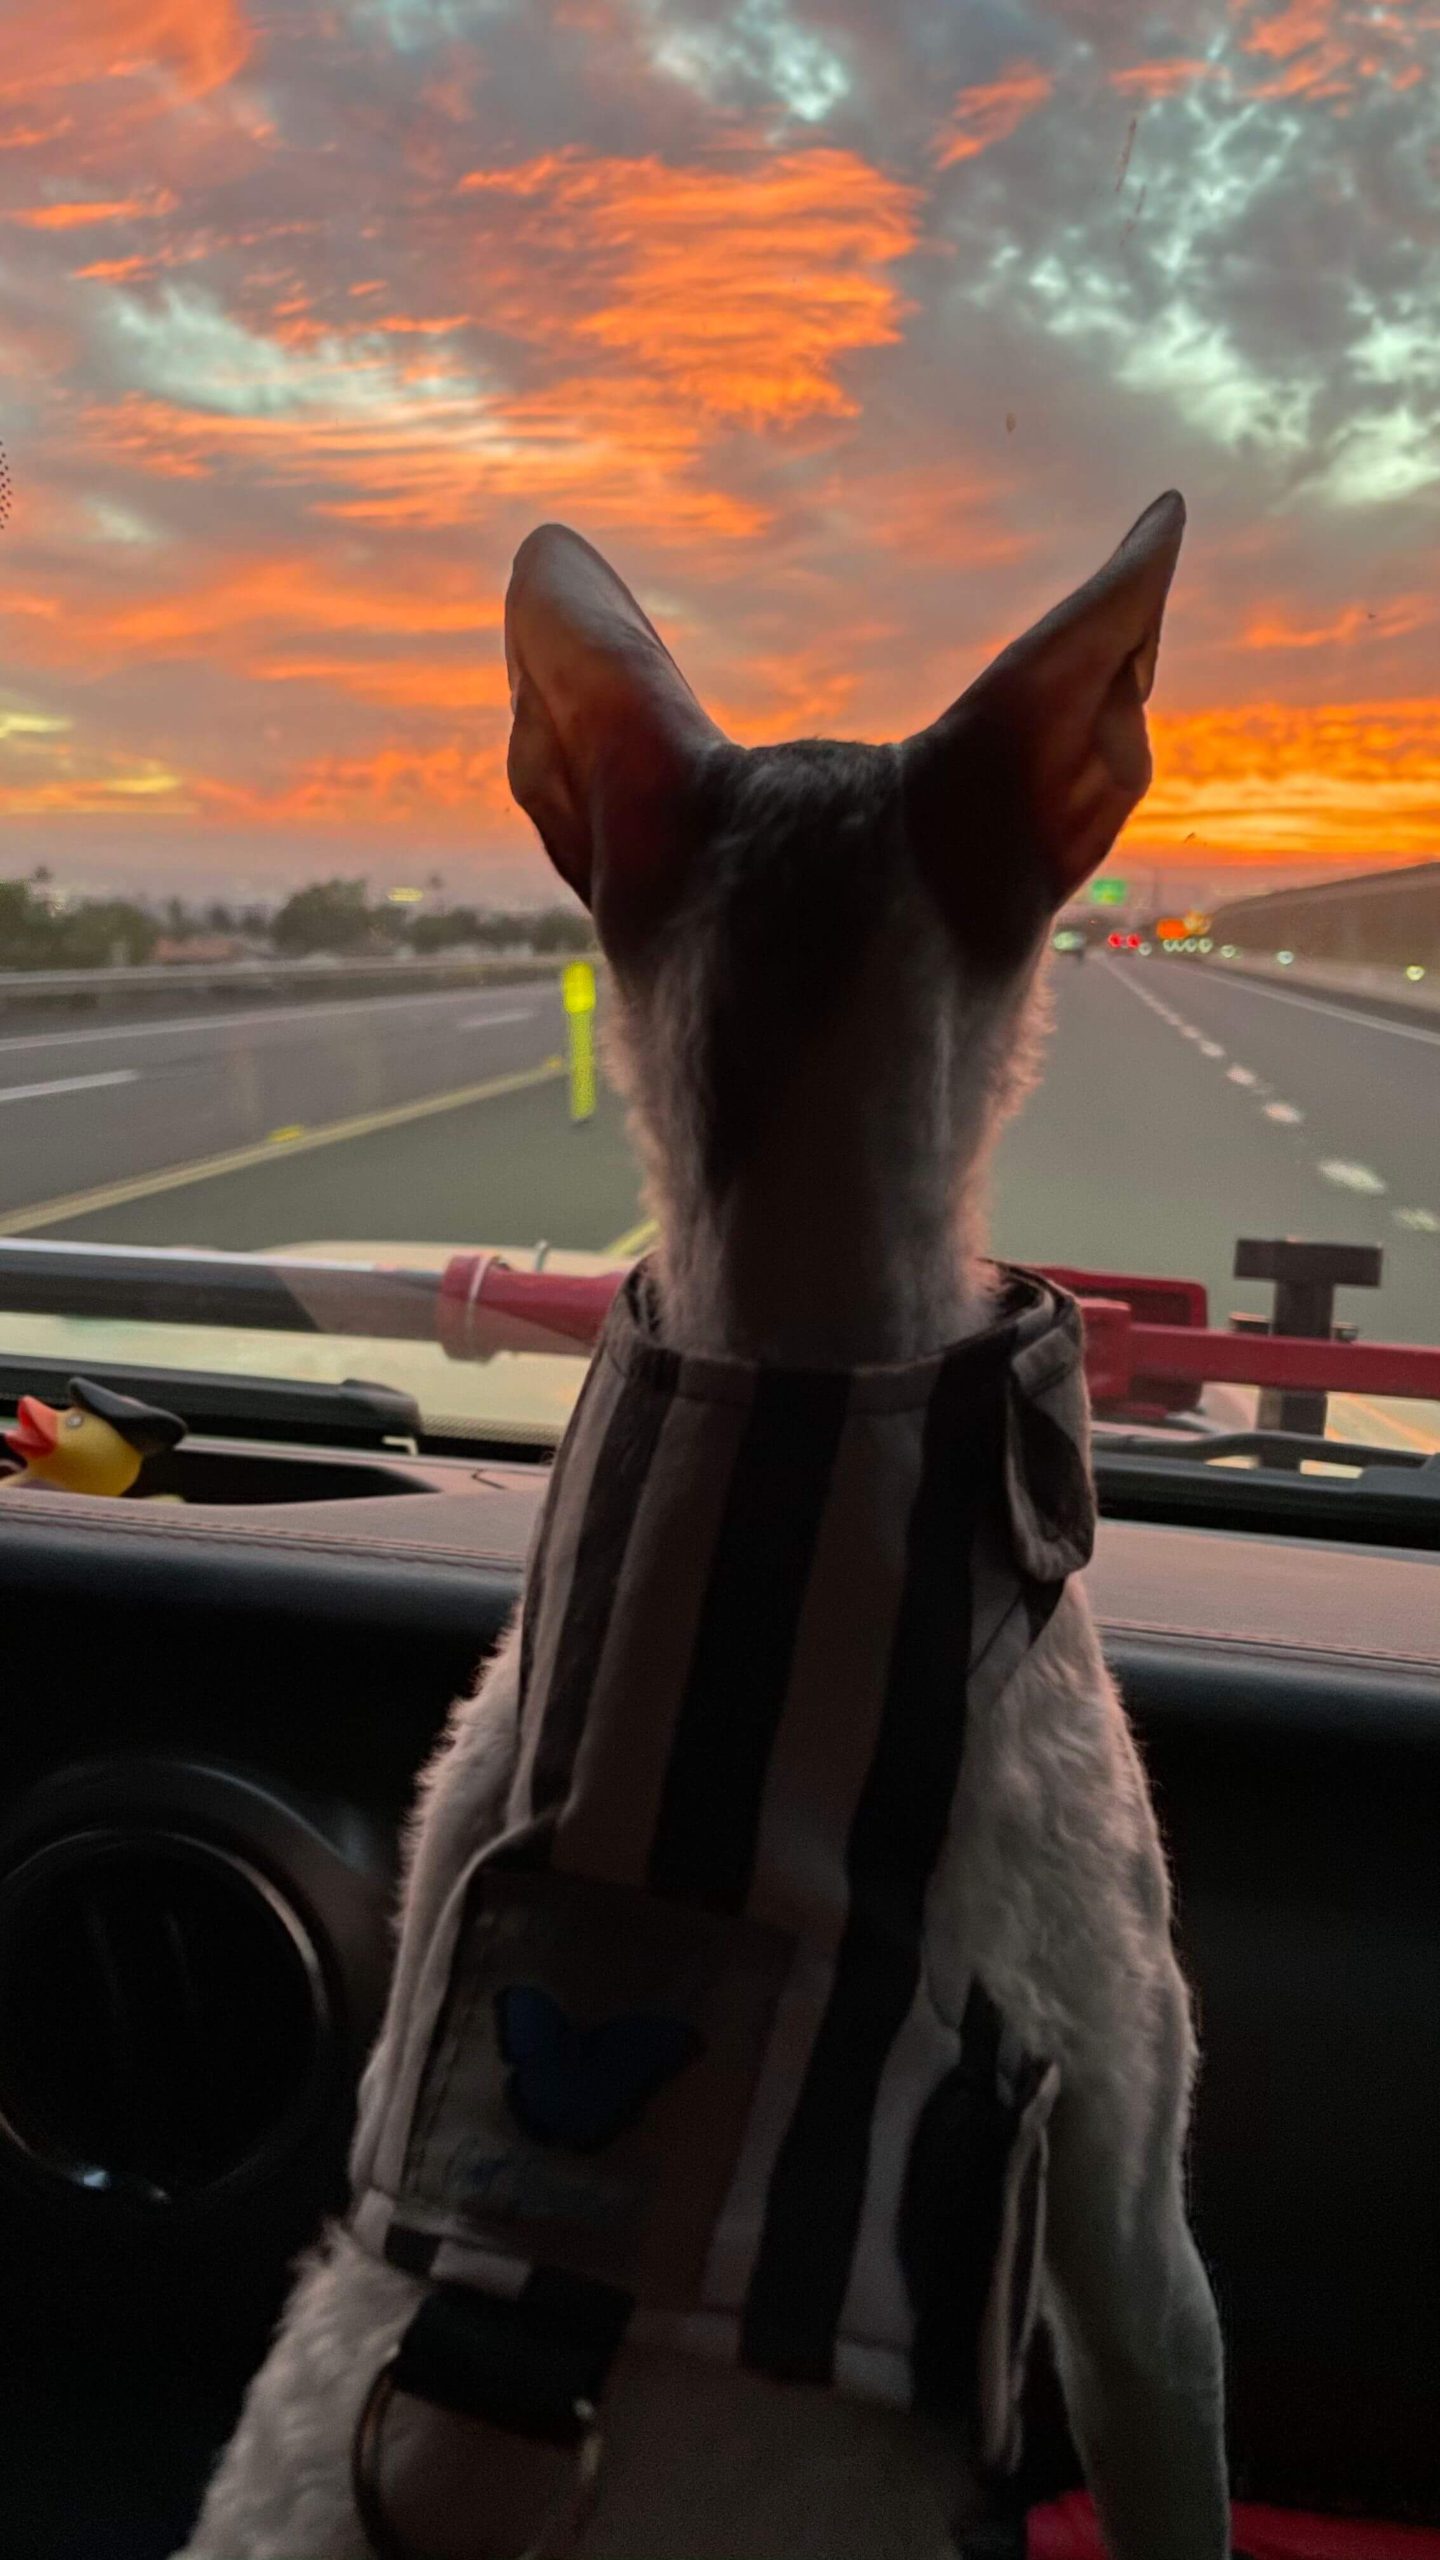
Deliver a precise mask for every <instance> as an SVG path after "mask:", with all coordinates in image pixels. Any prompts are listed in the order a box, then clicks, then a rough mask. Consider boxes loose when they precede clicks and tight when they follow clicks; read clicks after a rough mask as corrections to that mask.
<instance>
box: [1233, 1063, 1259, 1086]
mask: <svg viewBox="0 0 1440 2560" xmlns="http://www.w3.org/2000/svg"><path fill="white" fill-rule="evenodd" d="M1225 1074H1226V1078H1227V1081H1228V1082H1229V1083H1231V1084H1258V1083H1259V1081H1260V1079H1259V1077H1258V1076H1257V1075H1256V1074H1255V1073H1254V1070H1253V1069H1252V1068H1250V1067H1227V1068H1226V1070H1225Z"/></svg>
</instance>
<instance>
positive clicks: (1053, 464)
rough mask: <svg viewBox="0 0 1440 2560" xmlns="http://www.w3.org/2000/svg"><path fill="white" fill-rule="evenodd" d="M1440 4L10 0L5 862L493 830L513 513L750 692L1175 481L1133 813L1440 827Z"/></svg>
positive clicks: (993, 619)
mask: <svg viewBox="0 0 1440 2560" xmlns="http://www.w3.org/2000/svg"><path fill="white" fill-rule="evenodd" d="M1437 59H1440V5H1431V4H1430V0H1379V5H1377V4H1376V0H1279V5H1277V0H1199V4H1198V5H1196V4H1195V0H1159V5H1158V7H1157V8H1156V9H1155V10H1152V11H1146V12H1140V11H1137V10H1133V9H1130V8H1123V7H1114V6H1110V5H1106V0H1031V5H1026V0H974V5H967V6H966V7H964V8H959V7H956V6H955V5H954V0H902V5H901V6H899V7H897V8H890V9H884V10H882V9H878V8H875V7H874V6H872V5H869V0H813V5H811V6H809V7H806V6H803V5H801V0H793V4H792V0H729V4H728V5H720V4H719V0H709V4H708V5H707V0H688V5H685V4H682V0H548V4H547V5H541V0H263V5H262V0H46V5H44V6H41V5H40V0H19V5H18V6H14V5H12V8H11V10H10V11H9V12H8V13H7V23H6V33H5V40H4V47H3V52H0V440H3V444H4V448H5V453H6V456H7V459H8V464H9V469H10V473H11V478H12V481H13V503H12V508H11V513H10V518H9V522H8V524H7V525H6V526H5V527H4V529H3V530H0V814H3V815H4V817H5V819H6V821H7V831H6V858H5V862H4V864H3V865H0V868H3V869H4V870H5V871H6V872H14V871H16V870H18V869H21V868H23V867H25V866H26V865H27V864H28V863H31V862H36V861H45V862H48V863H56V862H58V863H62V864H63V865H64V866H65V867H66V868H67V870H68V871H69V872H70V873H71V874H75V873H77V872H78V873H81V874H84V875H85V876H86V878H87V879H89V880H93V881H98V880H101V879H104V878H107V877H110V878H121V877H124V878H128V879H129V880H131V881H140V882H144V883H146V884H148V885H150V886H152V887H156V888H161V889H168V888H170V887H173V886H184V885H185V882H186V880H187V878H188V877H189V876H191V875H192V874H193V873H194V872H195V870H196V868H197V866H198V867H199V868H201V869H203V870H204V871H205V872H206V873H207V875H209V876H211V877H215V876H219V875H222V874H224V873H225V872H227V871H233V872H235V873H236V874H237V875H238V874H243V875H244V876H245V877H246V878H247V879H248V880H250V881H251V882H253V883H255V884H256V885H263V884H264V883H265V882H267V881H272V880H273V881H274V882H275V883H277V884H280V883H284V882H288V881H290V880H291V879H292V878H293V877H294V876H295V874H296V873H297V871H304V870H307V869H317V868H322V867H323V868H330V869H333V868H334V867H336V865H337V863H340V864H342V865H344V864H349V865H350V866H351V867H356V868H358V867H360V865H361V864H362V863H363V862H364V861H366V860H371V861H381V862H386V861H393V860H394V859H396V858H398V855H399V852H400V849H401V848H404V850H405V852H406V855H407V857H408V858H410V859H411V860H412V861H413V860H416V859H424V858H427V857H428V858H432V859H436V858H441V857H443V858H444V859H445V861H446V864H447V869H448V870H449V873H450V875H451V876H452V877H455V878H457V879H458V878H459V877H461V876H462V875H465V874H466V873H467V872H468V875H469V876H470V877H471V879H472V880H473V881H474V882H475V883H476V885H483V882H484V878H485V876H486V872H487V867H488V871H489V874H490V876H491V877H493V878H495V879H497V880H498V879H500V878H501V877H502V876H506V877H515V876H519V874H520V873H522V872H524V871H525V869H526V866H527V865H530V864H532V862H534V861H536V857H534V856H533V855H532V853H531V851H530V849H529V837H528V830H527V829H526V828H525V826H524V824H523V822H522V821H520V820H519V819H518V818H517V816H516V814H515V812H514V811H513V809H512V807H511V805H510V802H509V797H508V793H507V790H506V786H505V778H504V752H505V737H506V729H507V705H506V694H505V681H504V670H503V665H502V659H501V649H500V635H499V616H500V605H501V599H502V595H503V590H504V585H505V579H506V575H507V571H508V566H509V561H510V558H511V556H512V554H513V551H514V549H515V547H516V544H517V542H518V540H519V539H520V537H521V536H522V535H523V534H524V533H525V532H526V531H527V530H528V528H529V527H530V526H531V525H532V524H534V523H535V522H537V521H539V520H541V519H542V518H546V517H558V518H561V519H563V520H564V521H566V522H568V523H571V524H573V525H575V526H577V527H578V528H579V529H580V530H581V531H583V532H584V533H585V534H587V535H588V536H589V537H590V538H591V539H592V540H593V541H595V542H596V543H597V544H599V545H600V546H601V547H602V548H603V549H604V550H605V551H606V552H607V553H608V554H609V556H610V557H611V558H613V560H614V561H615V563H616V565H617V567H618V568H619V569H620V570H621V572H622V574H623V575H624V576H625V577H626V578H627V579H628V580H629V581H630V583H631V584H632V585H633V586H634V587H635V588H636V589H637V591H638V592H639V594H640V595H641V597H642V599H643V600H644V601H645V602H646V603H647V605H648V606H649V608H650V610H651V611H652V612H653V614H654V616H655V618H656V620H657V621H658V622H659V623H660V625H661V627H662V629H663V630H664V632H665V634H666V636H667V638H668V639H669V641H670V642H671V645H672V646H673V648H674V649H675V652H676V654H677V656H678V657H679V658H680V659H681V661H682V663H683V664H684V666H685V668H686V671H687V673H688V674H689V675H690V677H691V679H692V681H693V682H694V683H695V685H696V687H697V690H699V691H700V692H701V693H702V694H703V696H704V697H705V699H706V701H707V703H708V705H709V707H710V708H711V709H712V710H713V711H714V713H715V715H716V717H717V718H718V719H719V720H720V721H721V722H722V723H723V724H725V725H726V726H728V727H729V728H730V729H731V731H732V733H733V734H734V735H735V736H737V737H739V738H741V739H743V740H746V741H750V742H758V741H760V740H764V739H769V738H775V737H784V736H793V735H802V734H813V733H816V732H820V733H829V734H840V735H847V734H848V735H858V736H872V737H873V736H887V735H890V736H893V735H899V734H903V733H904V732H905V731H906V730H908V729H910V728H914V727H916V726H918V725H920V724H921V723H922V722H924V721H925V720H928V719H929V718H931V717H932V716H933V715H934V714H935V713H936V712H937V711H938V710H939V709H940V708H941V707H942V706H943V705H944V703H945V702H946V701H947V700H948V699H949V698H950V697H951V696H952V695H953V694H954V693H955V692H956V691H958V690H959V688H960V687H961V686H962V685H963V684H964V683H965V682H966V681H967V680H968V678H969V677H970V676H971V675H972V674H973V673H974V672H976V670H977V669H978V667H979V666H980V665H981V664H982V663H983V661H984V659H985V657H986V655H987V654H989V653H991V652H992V651H993V650H994V649H995V648H996V647H997V646H999V645H1001V644H1002V643H1003V642H1004V641H1005V640H1006V639H1008V638H1010V637H1012V636H1013V635H1014V634H1015V632H1017V631H1018V630H1020V629H1021V628H1023V627H1024V625H1025V623H1026V622H1027V621H1028V620H1031V619H1033V618H1034V616H1035V615H1036V614H1037V613H1039V612H1041V611H1043V610H1044V609H1045V608H1046V607H1047V606H1048V605H1049V604H1051V603H1052V602H1054V601H1055V600H1056V599H1057V598H1058V597H1059V596H1060V595H1061V594H1063V593H1064V592H1065V591H1066V589H1067V588H1068V587H1070V586H1072V585H1074V584H1076V583H1077V582H1078V581H1079V580H1080V579H1081V578H1082V577H1084V576H1085V575H1087V574H1088V573H1089V571H1090V570H1091V569H1092V568H1093V567H1095V566H1096V565H1097V564H1098V562H1099V560H1100V559H1101V558H1102V557H1103V556H1104V555H1105V553H1106V552H1107V551H1108V550H1109V548H1110V547H1111V545H1112V544H1113V543H1114V541H1115V540H1116V539H1117V538H1118V536H1119V535H1120V534H1121V533H1122V532H1123V531H1124V529H1125V527H1126V526H1127V525H1128V524H1129V522H1130V521H1131V520H1132V519H1133V518H1134V516H1136V515H1137V514H1138V513H1139V512H1140V510H1141V509H1142V508H1143V507H1144V506H1145V505H1146V504H1147V503H1148V501H1149V500H1150V499H1151V498H1152V497H1154V496H1155V495H1156V494H1157V492H1158V491H1159V490H1161V489H1163V488H1166V487H1168V486H1171V485H1175V486H1178V487H1179V488H1181V489H1182V490H1183V491H1184V492H1185V495H1186V498H1187V500H1188V502H1189V507H1190V535H1189V540H1188V544H1187V549H1186V553H1185V556H1184V559H1183V562H1182V567H1181V573H1180V578H1179V581H1178V584H1177V588H1176V593H1175V599H1174V603H1173V606H1172V613H1171V621H1170V625H1169V629H1168V633H1167V641H1166V647H1165V650H1164V652H1163V654H1162V659H1161V668H1160V679H1159V685H1158V689H1157V693H1156V697H1155V706H1154V722H1153V728H1154V739H1155V748H1156V782H1155V787H1154V790H1153V791H1152V794H1151V796H1150V798H1149V800H1148V802H1147V803H1146V804H1145V807H1144V809H1143V810H1142V812H1141V814H1140V816H1139V818H1138V819H1137V821H1136V823H1135V825H1134V827H1133V828H1132V830H1131V837H1130V842H1131V844H1132V846H1133V849H1134V853H1135V857H1136V859H1137V860H1142V861H1147V862H1154V863H1159V864H1162V865H1163V864H1164V863H1165V862H1166V861H1167V859H1168V860H1171V861H1173V862H1176V863H1179V862H1183V861H1187V860H1189V861H1193V860H1195V859H1197V858H1198V856H1197V848H1199V849H1200V850H1201V851H1203V855H1204V858H1205V860H1206V861H1207V862H1209V863H1211V864H1212V865H1220V864H1223V863H1230V862H1233V863H1235V864H1237V865H1240V864H1248V865H1250V866H1255V867H1261V866H1263V867H1268V868H1271V869H1273V868H1275V867H1277V866H1279V865H1282V864H1290V863H1293V864H1296V865H1303V866H1307V867H1308V868H1310V869H1312V870H1313V869H1314V868H1316V867H1317V866H1319V865H1320V864H1324V863H1335V864H1340V865H1343V866H1344V867H1347V868H1354V867H1356V866H1357V865H1360V864H1363V863H1366V862H1370V861H1383V862H1388V863H1393V862H1398V861H1405V860H1411V859H1418V858H1421V857H1423V856H1426V855H1433V854H1434V853H1435V852H1436V851H1437V850H1440V822H1437V821H1440V695H1437V692H1436V688H1435V682H1434V667H1435V636H1436V635H1435V625H1436V603H1435V590H1434V580H1433V577H1432V576H1431V574H1430V566H1431V556H1432V551H1433V546H1434V538H1435V533H1434V529H1435V524H1436V508H1437V498H1440V329H1437V327H1436V313H1437V310H1440V121H1437V117H1436V107H1435V95H1436V91H1435V77H1434V74H1435V67H1436V63H1437Z"/></svg>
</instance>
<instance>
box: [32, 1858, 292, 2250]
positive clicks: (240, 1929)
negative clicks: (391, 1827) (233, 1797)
mask: <svg viewBox="0 0 1440 2560" xmlns="http://www.w3.org/2000/svg"><path fill="white" fill-rule="evenodd" d="M329 2047H330V2037H329V2004H328V2001H327V1997H326V1988H325V1980H324V1975H323V1972H322V1969H321V1965H320V1961H319V1957H318V1955H317V1953H316V1949H315V1947H314V1944H313V1942H312V1940H311V1938H310V1935H309V1933H308V1931H307V1929H306V1927H305V1925H304V1923H303V1921H302V1920H301V1919H300V1917H299V1916H298V1914H297V1913H296V1911H295V1910H294V1909H293V1908H292V1907H291V1905H290V1904H289V1903H288V1902H287V1901H286V1900H285V1899H284V1898H283V1897H282V1896H281V1895H280V1894H279V1893H278V1892H277V1891H276V1889H275V1887H274V1886H273V1885H272V1884H271V1883H269V1881H268V1880H267V1879H266V1878H265V1877H264V1876H263V1875H262V1874H261V1873H260V1872H259V1871H258V1870H257V1869H256V1868H254V1867H253V1866H251V1865H249V1864H247V1862H246V1861H245V1860H244V1859H243V1858H241V1857H239V1856H237V1855H236V1854H234V1853H233V1852H232V1851H230V1850H228V1849H226V1848H223V1847H221V1846H219V1845H217V1844H216V1843H213V1842H209V1841H206V1840H204V1839H201V1838H194V1837H191V1836H189V1835H187V1834H185V1833H182V1832H179V1831H172V1830H159V1829H152V1828H146V1829H140V1828H135V1829H119V1828H116V1829H95V1830H87V1831H84V1832H80V1833H72V1834H71V1835H70V1836H69V1837H67V1838H63V1839H59V1840H51V1841H49V1842H47V1843H46V1845H45V1846H44V1847H42V1848H40V1849H38V1850H36V1851H35V1852H34V1853H33V1854H32V1855H31V1856H29V1857H28V1858H26V1859H25V1860H24V1861H23V1863H21V1864H20V1865H18V1866H16V1867H14V1868H12V1870H11V1871H10V1873H9V1875H8V1876H6V1877H5V1879H4V1881H3V1883H0V2135H3V2136H5V2137H8V2140H9V2142H10V2144H11V2145H12V2146H14V2147H17V2148H18V2149H19V2150H21V2151H22V2152H23V2153H25V2155H26V2156H27V2158H28V2159H29V2160H30V2161H31V2162H32V2163H33V2164H35V2165H36V2166H38V2167H39V2168H41V2169H43V2170H45V2171H47V2172H49V2173H50V2174H51V2175H52V2176H53V2177H56V2178H60V2179H64V2180H66V2181H68V2182H69V2183H70V2184H72V2185H73V2186H78V2187H82V2188H85V2189H88V2190H90V2191H92V2192H94V2193H96V2194H100V2195H108V2196H111V2197H113V2198H116V2199H120V2198H124V2199H126V2200H128V2201H129V2202H131V2203H132V2204H135V2205H139V2206H144V2207H150V2208H153V2209H161V2208H164V2207H175V2206H183V2205H185V2204H193V2203H195V2202H198V2201H200V2200H202V2199H204V2198H206V2197H207V2196H213V2195H215V2194H216V2193H218V2192H219V2191H221V2190H223V2189H229V2188H232V2187H234V2186H235V2185H236V2184H237V2183H240V2182H244V2181H246V2180H248V2179H250V2178H253V2177H255V2176H256V2175H258V2174H260V2173H261V2172H263V2171H264V2169H265V2168H266V2167H267V2166H268V2165H270V2164H273V2163H275V2162H276V2161H277V2160H279V2159H282V2158H284V2157H285V2156H287V2155H288V2153H289V2152H290V2150H291V2148H292V2147H293V2144H294V2143H295V2141H296V2139H297V2138H298V2136H299V2135H300V2133H301V2131H302V2129H303V2127H304V2126H305V2124H306V2123H307V2121H308V2120H309V2118H310V2116H311V2114H312V2111H313V2109H314V2107H315V2105H316V2102H317V2100H318V2099H319V2098H320V2097H321V2095H322V2092H323V2089H324V2086H325V2082H326V2079H327V2073H328V2065H329Z"/></svg>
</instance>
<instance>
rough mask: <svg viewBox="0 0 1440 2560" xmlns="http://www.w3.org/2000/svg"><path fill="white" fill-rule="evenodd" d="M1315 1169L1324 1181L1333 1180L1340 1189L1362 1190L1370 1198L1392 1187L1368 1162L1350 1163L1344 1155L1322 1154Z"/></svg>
mask: <svg viewBox="0 0 1440 2560" xmlns="http://www.w3.org/2000/svg"><path fill="white" fill-rule="evenodd" d="M1315 1170H1316V1172H1317V1173H1318V1174H1319V1176H1320V1179H1321V1181H1322V1182H1333V1183H1334V1185H1335V1187H1336V1189H1337V1190H1338V1191H1360V1192H1364V1193H1365V1195H1366V1196H1367V1198H1370V1199H1374V1198H1376V1197H1377V1196H1378V1195H1379V1193H1380V1192H1382V1191H1388V1190H1389V1188H1390V1185H1389V1183H1388V1182H1382V1181H1381V1179H1380V1176H1379V1174H1378V1173H1372V1171H1371V1169H1370V1167H1369V1165H1368V1164H1350V1163H1348V1162H1347V1161H1346V1159H1345V1158H1344V1157H1343V1156H1322V1157H1321V1158H1320V1161H1319V1162H1318V1164H1317V1165H1316V1167H1315Z"/></svg>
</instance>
